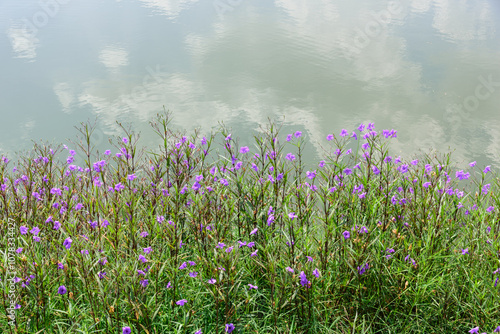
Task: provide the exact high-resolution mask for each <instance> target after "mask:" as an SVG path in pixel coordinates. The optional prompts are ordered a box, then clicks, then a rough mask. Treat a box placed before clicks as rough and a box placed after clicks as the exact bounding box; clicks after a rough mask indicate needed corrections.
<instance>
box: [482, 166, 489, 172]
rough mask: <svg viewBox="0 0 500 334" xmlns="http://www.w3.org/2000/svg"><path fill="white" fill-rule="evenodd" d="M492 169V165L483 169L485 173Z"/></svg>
mask: <svg viewBox="0 0 500 334" xmlns="http://www.w3.org/2000/svg"><path fill="white" fill-rule="evenodd" d="M490 170H491V167H490V166H486V168H484V170H483V173H484V174H486V173H488V172H489V171H490Z"/></svg>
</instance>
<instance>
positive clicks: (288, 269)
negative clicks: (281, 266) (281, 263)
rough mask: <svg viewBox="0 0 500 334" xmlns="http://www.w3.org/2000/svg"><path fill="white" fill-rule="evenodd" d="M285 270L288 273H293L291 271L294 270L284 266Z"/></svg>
mask: <svg viewBox="0 0 500 334" xmlns="http://www.w3.org/2000/svg"><path fill="white" fill-rule="evenodd" d="M285 270H286V271H288V272H289V273H292V274H293V272H294V271H293V269H292V268H290V267H286V268H285Z"/></svg>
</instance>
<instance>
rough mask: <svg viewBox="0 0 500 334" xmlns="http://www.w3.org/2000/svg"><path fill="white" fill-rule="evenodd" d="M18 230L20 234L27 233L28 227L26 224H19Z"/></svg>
mask: <svg viewBox="0 0 500 334" xmlns="http://www.w3.org/2000/svg"><path fill="white" fill-rule="evenodd" d="M19 231H20V232H21V234H27V233H28V228H27V227H26V226H21V227H20V228H19Z"/></svg>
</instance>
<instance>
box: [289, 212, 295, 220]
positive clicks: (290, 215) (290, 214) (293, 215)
mask: <svg viewBox="0 0 500 334" xmlns="http://www.w3.org/2000/svg"><path fill="white" fill-rule="evenodd" d="M288 218H290V219H291V220H292V221H293V220H294V219H295V218H297V215H296V214H295V212H290V213H289V214H288Z"/></svg>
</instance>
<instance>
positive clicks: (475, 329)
mask: <svg viewBox="0 0 500 334" xmlns="http://www.w3.org/2000/svg"><path fill="white" fill-rule="evenodd" d="M478 332H479V327H474V328H472V329H471V330H470V331H469V333H471V334H472V333H478Z"/></svg>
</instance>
